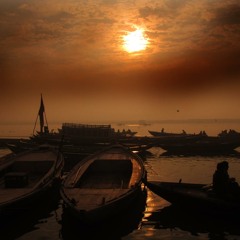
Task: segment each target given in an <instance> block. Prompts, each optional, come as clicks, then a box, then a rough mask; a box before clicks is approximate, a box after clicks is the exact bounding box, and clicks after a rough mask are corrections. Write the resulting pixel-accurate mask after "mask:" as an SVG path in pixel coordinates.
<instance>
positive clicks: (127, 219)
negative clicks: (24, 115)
mask: <svg viewBox="0 0 240 240" xmlns="http://www.w3.org/2000/svg"><path fill="white" fill-rule="evenodd" d="M113 127H114V128H115V129H118V128H119V129H123V128H124V129H126V130H127V129H128V128H129V129H131V130H133V131H137V132H138V135H141V136H147V135H149V134H148V130H156V131H158V130H161V128H162V127H164V128H165V131H168V132H181V131H182V129H184V130H185V131H186V132H189V133H190V132H191V133H192V132H195V133H197V132H199V131H201V130H205V131H206V132H207V133H208V134H209V135H217V133H219V132H220V131H221V130H224V129H235V130H236V131H240V123H239V122H236V121H227V122H219V121H210V122H207V121H203V122H193V123H190V122H172V123H167V122H165V123H164V122H160V123H151V124H147V123H145V122H144V123H143V122H140V123H139V122H137V123H121V124H115V125H113ZM13 134H18V132H16V133H15V132H14V133H13ZM236 150H237V151H236V153H234V154H229V155H217V156H216V155H215V156H200V155H197V156H183V155H181V156H171V155H167V154H166V152H164V150H163V149H161V148H159V147H153V148H151V149H149V152H147V153H146V154H145V155H143V156H142V157H143V160H144V164H145V167H146V169H147V172H148V180H160V181H179V179H182V182H191V183H206V184H208V183H211V179H212V174H213V172H214V170H215V168H216V165H217V163H218V162H220V161H222V160H227V161H228V162H229V166H230V168H229V175H230V176H232V177H235V178H236V180H237V181H238V182H239V183H240V149H239V148H238V149H236ZM8 152H9V150H8V149H0V155H5V154H7V153H8ZM13 222H14V221H13ZM16 226H17V227H16ZM7 229H8V231H6V232H3V233H1V235H0V236H1V237H0V239H21V240H28V239H29V240H30V239H31V240H32V239H51V240H55V239H56V240H57V239H64V240H69V239H123V240H130V239H139V240H140V239H150V240H151V239H162V240H175V239H176V240H178V239H186V240H204V239H209V240H215V239H219V240H233V239H234V240H236V239H240V217H239V221H238V220H237V221H236V220H234V221H232V219H226V218H225V219H219V218H217V219H216V218H214V217H212V216H204V215H201V214H197V213H189V212H185V211H184V210H183V209H174V207H172V206H171V204H170V203H169V202H167V201H166V200H164V199H163V198H161V197H159V196H157V195H155V194H154V193H152V192H151V191H149V190H148V189H146V195H143V196H141V197H140V198H139V200H138V201H137V202H136V203H135V204H134V206H132V208H131V209H127V210H126V212H124V213H122V215H121V216H115V217H114V218H113V219H110V220H109V221H107V222H104V223H99V224H98V225H92V226H81V225H77V224H76V223H75V222H74V221H73V220H72V219H71V217H70V216H68V215H66V213H65V212H64V208H63V206H62V200H61V199H60V198H59V199H57V201H56V203H55V204H54V205H53V206H51V207H49V208H47V209H44V210H43V211H42V210H41V211H37V212H36V213H35V212H34V213H33V212H32V213H31V214H27V213H26V215H24V216H21V217H20V219H17V220H16V221H15V223H13V224H12V226H8V228H7Z"/></svg>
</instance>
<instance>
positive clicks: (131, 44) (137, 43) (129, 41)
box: [123, 29, 148, 53]
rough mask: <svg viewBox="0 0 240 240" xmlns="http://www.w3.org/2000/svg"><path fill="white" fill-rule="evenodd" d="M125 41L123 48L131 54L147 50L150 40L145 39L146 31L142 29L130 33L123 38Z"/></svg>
mask: <svg viewBox="0 0 240 240" xmlns="http://www.w3.org/2000/svg"><path fill="white" fill-rule="evenodd" d="M123 40H124V44H123V47H124V49H125V50H126V51H127V52H129V53H132V52H138V51H142V50H145V49H146V47H147V44H148V40H147V38H145V37H144V31H143V30H142V29H137V30H135V31H134V32H130V33H128V34H127V35H125V36H123Z"/></svg>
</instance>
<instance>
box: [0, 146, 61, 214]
mask: <svg viewBox="0 0 240 240" xmlns="http://www.w3.org/2000/svg"><path fill="white" fill-rule="evenodd" d="M63 166H64V159H63V156H62V154H61V153H60V152H59V151H58V150H57V149H55V148H52V147H49V146H39V147H38V148H34V149H31V150H29V151H25V152H23V153H19V154H11V155H9V156H8V157H7V158H6V159H4V161H1V162H0V178H1V179H0V212H1V217H3V216H6V215H9V213H11V214H15V212H18V211H24V210H25V209H28V208H29V207H33V208H34V206H35V207H36V208H38V204H41V202H42V200H43V199H48V194H49V193H50V192H51V191H54V190H55V189H57V188H58V187H59V183H60V181H61V174H62V169H63ZM48 201H50V199H48ZM35 204H36V205H35Z"/></svg>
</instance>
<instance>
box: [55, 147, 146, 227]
mask: <svg viewBox="0 0 240 240" xmlns="http://www.w3.org/2000/svg"><path fill="white" fill-rule="evenodd" d="M115 158H116V159H115ZM133 172H134V173H133ZM144 179H146V171H145V168H144V165H143V161H142V159H140V157H139V156H137V155H136V154H134V153H133V152H131V151H130V150H129V149H127V148H124V147H122V146H112V147H109V148H106V149H104V150H102V151H100V152H98V153H95V154H94V155H92V156H89V157H87V158H86V159H84V160H82V161H81V162H79V164H77V165H76V166H75V167H74V169H73V170H72V171H71V172H70V174H69V175H68V176H67V177H66V179H65V180H64V182H63V186H62V188H61V191H60V193H61V196H62V198H63V201H64V206H65V209H67V211H69V212H70V213H71V214H72V215H74V216H75V217H77V218H78V219H79V220H80V221H82V222H86V223H93V222H98V221H102V220H104V219H106V218H108V217H111V216H114V215H115V214H119V213H120V212H121V211H124V209H126V208H127V207H128V206H129V205H130V204H132V203H133V201H134V200H135V199H136V198H137V196H138V195H139V193H141V191H142V190H143V180H144ZM73 181H74V182H73Z"/></svg>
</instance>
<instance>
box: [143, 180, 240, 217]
mask: <svg viewBox="0 0 240 240" xmlns="http://www.w3.org/2000/svg"><path fill="white" fill-rule="evenodd" d="M146 186H147V187H148V188H149V189H150V190H151V191H152V192H154V193H155V194H157V195H158V196H160V197H162V198H164V199H165V200H167V201H169V202H170V203H172V204H173V205H175V206H180V207H183V208H184V209H185V210H190V211H192V210H194V211H201V212H207V213H214V214H230V215H232V214H233V215H236V214H239V213H240V202H239V199H238V200H237V199H229V200H227V199H222V198H219V197H217V196H216V195H215V194H214V192H213V191H212V190H211V189H209V186H208V185H206V184H194V183H182V182H178V183H177V182H160V181H148V182H146Z"/></svg>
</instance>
